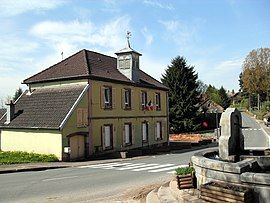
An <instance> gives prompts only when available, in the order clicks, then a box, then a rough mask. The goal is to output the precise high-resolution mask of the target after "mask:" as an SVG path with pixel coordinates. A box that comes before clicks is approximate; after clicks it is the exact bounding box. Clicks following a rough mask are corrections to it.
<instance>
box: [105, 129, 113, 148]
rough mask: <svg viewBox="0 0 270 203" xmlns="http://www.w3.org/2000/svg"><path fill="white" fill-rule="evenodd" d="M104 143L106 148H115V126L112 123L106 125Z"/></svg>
mask: <svg viewBox="0 0 270 203" xmlns="http://www.w3.org/2000/svg"><path fill="white" fill-rule="evenodd" d="M103 139H104V140H103V144H104V149H105V150H108V149H112V148H113V126H112V125H104V129H103Z"/></svg>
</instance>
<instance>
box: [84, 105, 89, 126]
mask: <svg viewBox="0 0 270 203" xmlns="http://www.w3.org/2000/svg"><path fill="white" fill-rule="evenodd" d="M83 125H84V126H88V111H87V109H86V108H85V109H83Z"/></svg>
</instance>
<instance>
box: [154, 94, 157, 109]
mask: <svg viewBox="0 0 270 203" xmlns="http://www.w3.org/2000/svg"><path fill="white" fill-rule="evenodd" d="M156 104H157V98H156V93H155V92H154V93H153V106H154V108H155V109H156Z"/></svg>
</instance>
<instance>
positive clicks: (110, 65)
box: [23, 49, 168, 90]
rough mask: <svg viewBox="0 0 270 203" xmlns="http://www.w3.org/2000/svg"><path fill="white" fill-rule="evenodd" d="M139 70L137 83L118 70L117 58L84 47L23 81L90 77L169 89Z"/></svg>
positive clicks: (33, 81) (37, 81)
mask: <svg viewBox="0 0 270 203" xmlns="http://www.w3.org/2000/svg"><path fill="white" fill-rule="evenodd" d="M138 72H139V74H138V75H139V82H136V83H135V82H134V81H131V80H130V79H128V78H127V77H126V76H124V75H123V74H121V73H120V72H119V71H118V70H117V59H116V58H114V57H110V56H106V55H103V54H100V53H97V52H93V51H88V50H85V49H83V50H81V51H79V52H78V53H76V54H74V55H72V56H70V57H68V58H66V59H65V60H63V61H61V62H59V63H57V64H55V65H53V66H51V67H49V68H47V69H45V70H43V71H41V72H39V73H37V74H35V75H33V76H31V77H29V78H27V79H25V80H24V81H23V83H25V84H31V83H39V82H46V81H55V80H66V79H74V78H76V79H80V78H90V79H95V80H110V81H116V82H119V83H123V82H124V83H129V84H131V85H137V86H143V87H144V86H145V87H152V88H157V89H164V90H168V88H167V87H166V86H164V85H163V84H162V83H160V82H159V81H157V80H156V79H154V78H152V77H151V76H149V75H147V74H146V73H145V72H143V71H142V70H138Z"/></svg>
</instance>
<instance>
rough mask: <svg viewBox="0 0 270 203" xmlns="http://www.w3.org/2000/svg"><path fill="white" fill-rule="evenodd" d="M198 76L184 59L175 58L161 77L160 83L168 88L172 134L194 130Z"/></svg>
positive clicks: (197, 97)
mask: <svg viewBox="0 0 270 203" xmlns="http://www.w3.org/2000/svg"><path fill="white" fill-rule="evenodd" d="M197 80H198V75H197V74H196V73H195V71H194V67H193V66H190V65H187V62H186V60H185V58H183V57H180V56H177V57H176V58H174V59H173V60H172V62H171V65H169V66H168V68H167V69H166V71H165V74H164V75H162V79H161V81H162V83H163V84H164V85H166V86H167V87H168V88H169V120H170V129H171V131H172V132H174V133H180V132H185V131H192V130H195V128H196V124H195V119H196V117H197V110H198V103H199V92H198V81H197Z"/></svg>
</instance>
